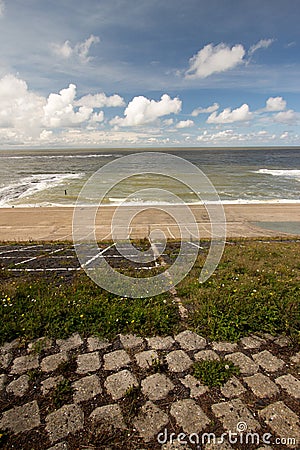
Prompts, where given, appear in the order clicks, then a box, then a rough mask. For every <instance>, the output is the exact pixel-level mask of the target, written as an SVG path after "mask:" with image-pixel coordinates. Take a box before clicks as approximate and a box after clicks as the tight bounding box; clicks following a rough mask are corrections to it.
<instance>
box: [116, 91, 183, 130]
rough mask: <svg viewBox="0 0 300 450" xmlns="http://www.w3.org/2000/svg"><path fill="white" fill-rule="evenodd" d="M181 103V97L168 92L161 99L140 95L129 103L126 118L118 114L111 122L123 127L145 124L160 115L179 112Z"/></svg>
mask: <svg viewBox="0 0 300 450" xmlns="http://www.w3.org/2000/svg"><path fill="white" fill-rule="evenodd" d="M181 104H182V102H181V100H179V98H177V97H176V98H173V99H171V98H170V96H169V95H167V94H164V95H162V97H161V99H160V100H159V101H155V100H149V99H148V98H146V97H143V96H142V95H140V96H138V97H134V98H133V99H132V100H131V102H129V103H128V106H127V108H126V109H125V111H124V116H125V117H124V118H121V117H119V116H117V117H115V118H113V119H112V120H111V121H110V123H111V125H117V126H121V127H128V126H136V125H144V124H147V123H151V122H154V121H155V120H156V119H158V118H159V117H162V116H166V115H168V114H176V113H178V112H179V111H180V110H181Z"/></svg>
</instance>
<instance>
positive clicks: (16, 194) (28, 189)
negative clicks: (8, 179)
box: [0, 173, 84, 207]
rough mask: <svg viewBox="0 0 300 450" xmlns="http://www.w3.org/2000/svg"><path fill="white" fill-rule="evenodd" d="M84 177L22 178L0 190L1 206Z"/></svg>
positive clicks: (74, 175)
mask: <svg viewBox="0 0 300 450" xmlns="http://www.w3.org/2000/svg"><path fill="white" fill-rule="evenodd" d="M83 176H84V173H49V174H36V175H31V176H29V177H25V178H22V179H21V180H19V181H16V182H15V183H12V184H10V185H9V186H4V187H1V188H0V206H1V207H4V206H9V204H10V203H11V202H13V201H16V200H19V199H22V198H27V197H31V196H33V195H34V194H36V193H38V192H40V191H44V190H46V189H50V188H53V187H56V186H58V185H60V184H63V183H64V182H65V181H66V180H72V179H78V178H82V177H83ZM22 206H25V205H22Z"/></svg>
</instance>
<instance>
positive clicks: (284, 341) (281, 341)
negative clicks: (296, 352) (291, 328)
mask: <svg viewBox="0 0 300 450" xmlns="http://www.w3.org/2000/svg"><path fill="white" fill-rule="evenodd" d="M274 344H276V345H278V346H279V347H282V348H283V347H288V346H289V345H290V344H291V340H290V338H288V337H287V336H280V337H279V338H277V339H275V341H274Z"/></svg>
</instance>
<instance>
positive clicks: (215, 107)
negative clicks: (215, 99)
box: [191, 103, 220, 117]
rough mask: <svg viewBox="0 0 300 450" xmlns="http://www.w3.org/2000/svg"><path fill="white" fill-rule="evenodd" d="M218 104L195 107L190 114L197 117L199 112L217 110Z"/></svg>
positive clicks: (209, 112) (204, 112)
mask: <svg viewBox="0 0 300 450" xmlns="http://www.w3.org/2000/svg"><path fill="white" fill-rule="evenodd" d="M219 107H220V105H219V104H218V103H214V104H213V105H211V106H208V107H207V108H196V109H194V110H193V111H192V114H191V115H192V116H193V117H197V116H199V114H207V113H208V114H211V113H212V112H214V111H217V110H218V109H219Z"/></svg>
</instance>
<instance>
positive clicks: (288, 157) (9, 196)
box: [0, 147, 300, 208]
mask: <svg viewBox="0 0 300 450" xmlns="http://www.w3.org/2000/svg"><path fill="white" fill-rule="evenodd" d="M149 150H151V152H159V154H162V153H165V154H166V156H165V157H166V158H168V155H174V156H177V157H179V158H182V159H184V160H186V161H189V162H190V163H192V164H193V165H195V166H196V167H198V168H199V169H201V171H202V172H203V173H204V174H205V175H206V176H207V177H208V179H209V180H210V182H211V183H212V185H213V186H214V188H215V190H216V192H217V193H218V195H219V198H220V200H221V201H222V202H223V203H224V204H226V203H231V204H235V203H236V204H241V203H265V202H266V203H298V202H300V147H299V148H295V147H294V148H240V149H236V148H232V149H231V148H218V149H216V148H201V149H200V148H199V149H197V148H181V149H161V148H160V149H155V148H151V149H147V151H149ZM144 151H145V149H142V148H141V149H137V148H135V149H131V150H130V149H97V150H96V149H67V150H59V149H55V150H53V149H52V150H22V151H21V150H1V151H0V207H2V208H3V207H41V206H46V207H57V206H62V207H68V206H70V207H71V206H74V205H75V204H76V202H77V201H78V196H79V194H80V192H81V190H82V187H83V186H84V185H85V183H86V182H87V181H88V180H89V179H90V177H91V176H92V175H93V174H94V173H95V172H97V171H99V170H101V168H103V167H104V166H105V165H107V164H108V163H113V162H114V161H117V160H120V158H122V157H124V156H127V155H129V154H132V155H136V156H135V157H136V158H137V160H138V158H139V157H138V154H139V153H141V152H144ZM150 159H151V162H150ZM150 159H149V167H150V166H151V173H149V174H147V164H148V162H147V158H146V159H145V160H144V164H143V167H142V168H141V172H142V173H141V174H140V175H139V174H138V171H139V167H138V164H137V167H136V171H137V174H136V175H134V176H130V177H128V178H126V179H125V180H123V181H122V182H118V183H116V184H115V185H114V187H113V188H112V187H111V186H110V184H114V177H113V171H114V170H116V171H118V168H116V169H114V164H112V165H111V168H112V177H111V179H110V180H109V182H108V187H109V189H108V191H107V193H106V195H105V197H104V198H103V199H102V203H101V204H103V205H119V204H125V205H126V204H130V205H132V204H141V203H146V204H147V203H148V204H157V203H160V202H162V203H163V202H164V201H166V202H168V201H169V197H168V196H166V198H164V196H163V194H162V197H161V198H158V196H157V192H156V193H155V196H153V192H151V190H149V193H148V197H147V195H140V192H141V190H143V189H148V188H153V187H155V188H159V189H161V190H162V192H163V191H166V190H167V191H168V190H171V192H172V193H173V194H174V195H175V197H174V198H176V196H178V198H180V199H181V200H183V201H184V202H186V203H201V202H202V201H203V198H202V196H201V192H194V191H191V188H190V187H189V186H186V185H185V184H184V183H183V182H182V181H181V180H182V177H181V174H180V165H179V166H177V170H178V173H175V174H174V177H173V178H170V177H168V176H164V175H160V174H159V172H160V161H161V160H160V158H156V156H155V154H151V158H150ZM157 160H159V161H158V162H157V172H158V174H157V175H156V174H155V167H156V166H155V164H156V161H157ZM166 161H167V159H166ZM124 167H125V169H124V172H125V175H126V163H125V166H124ZM193 176H194V177H195V174H194V175H193ZM106 182H107V179H105V177H104V178H103V183H106ZM92 191H93V185H92V187H91V188H90V190H89V193H90V195H86V197H84V196H82V195H81V197H80V202H81V204H83V205H91V204H95V201H96V200H97V195H96V194H97V193H96V187H95V193H94V195H93V192H92ZM170 201H171V202H172V201H173V199H171V200H170Z"/></svg>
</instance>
